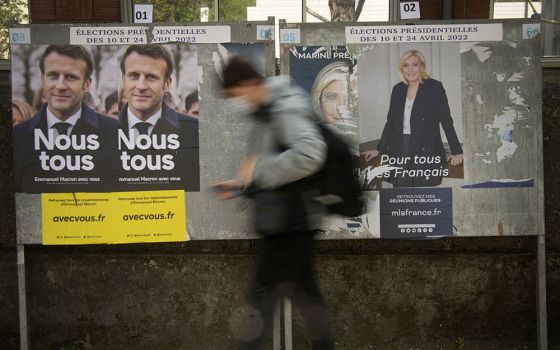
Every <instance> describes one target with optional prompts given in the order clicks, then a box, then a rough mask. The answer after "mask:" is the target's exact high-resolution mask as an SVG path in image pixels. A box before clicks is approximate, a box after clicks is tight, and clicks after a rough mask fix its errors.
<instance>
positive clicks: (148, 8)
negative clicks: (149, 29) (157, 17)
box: [134, 4, 154, 23]
mask: <svg viewBox="0 0 560 350" xmlns="http://www.w3.org/2000/svg"><path fill="white" fill-rule="evenodd" d="M153 19H154V5H153V4H134V23H152V22H153Z"/></svg>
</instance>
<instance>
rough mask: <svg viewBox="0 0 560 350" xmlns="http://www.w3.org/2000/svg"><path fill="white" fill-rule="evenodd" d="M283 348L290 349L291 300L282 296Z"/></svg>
mask: <svg viewBox="0 0 560 350" xmlns="http://www.w3.org/2000/svg"><path fill="white" fill-rule="evenodd" d="M284 350H292V301H291V300H290V298H284Z"/></svg>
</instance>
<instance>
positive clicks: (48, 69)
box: [39, 45, 93, 120]
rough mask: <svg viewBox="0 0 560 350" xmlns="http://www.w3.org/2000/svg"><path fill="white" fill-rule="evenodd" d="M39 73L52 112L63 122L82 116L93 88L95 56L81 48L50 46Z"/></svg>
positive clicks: (40, 60)
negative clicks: (85, 102) (77, 114)
mask: <svg viewBox="0 0 560 350" xmlns="http://www.w3.org/2000/svg"><path fill="white" fill-rule="evenodd" d="M39 69H40V70H41V81H42V90H43V95H44V97H45V99H46V101H47V105H48V108H49V111H50V112H51V113H52V114H53V115H54V116H55V117H57V118H59V119H60V120H66V119H68V118H69V117H70V116H72V115H73V114H75V113H76V112H78V111H79V110H80V108H81V104H82V101H83V99H84V94H85V93H87V92H88V91H89V88H90V86H91V74H92V72H93V58H92V56H91V53H90V52H89V51H88V50H87V49H86V48H85V47H83V46H79V45H49V46H48V47H47V48H46V49H45V51H44V52H43V54H42V55H41V58H40V59H39Z"/></svg>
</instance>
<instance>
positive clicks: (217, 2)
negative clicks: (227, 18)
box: [214, 0, 220, 22]
mask: <svg viewBox="0 0 560 350" xmlns="http://www.w3.org/2000/svg"><path fill="white" fill-rule="evenodd" d="M214 21H215V22H219V21H220V0H214Z"/></svg>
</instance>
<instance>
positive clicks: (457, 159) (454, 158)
mask: <svg viewBox="0 0 560 350" xmlns="http://www.w3.org/2000/svg"><path fill="white" fill-rule="evenodd" d="M447 161H448V162H450V163H451V165H453V166H456V165H461V163H463V155H462V154H452V155H450V156H449V157H447Z"/></svg>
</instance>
